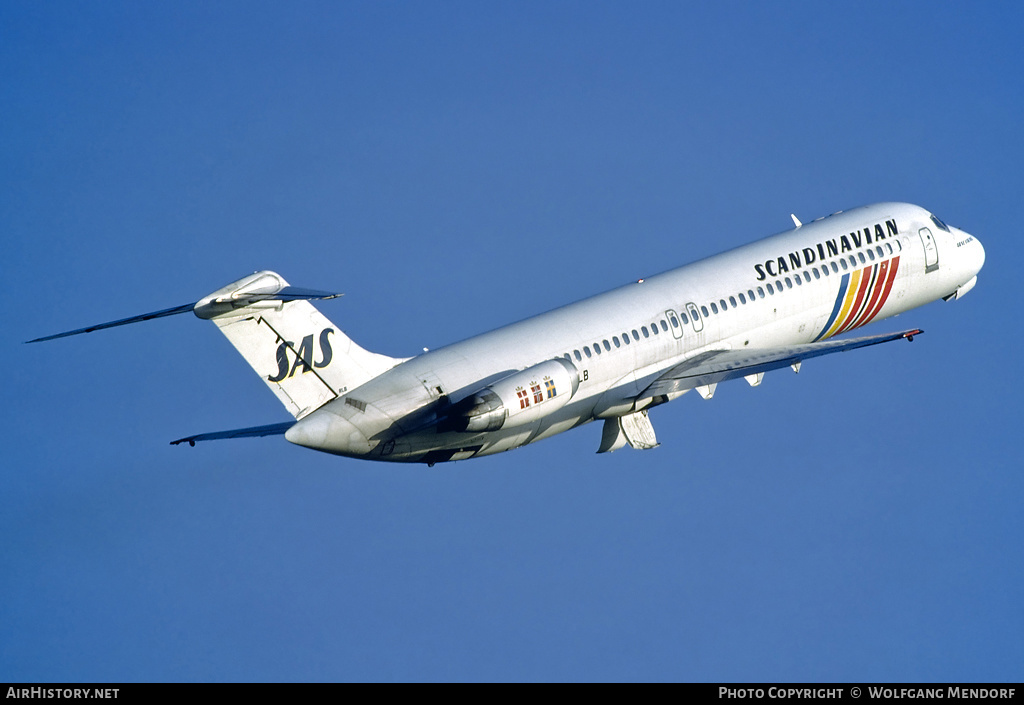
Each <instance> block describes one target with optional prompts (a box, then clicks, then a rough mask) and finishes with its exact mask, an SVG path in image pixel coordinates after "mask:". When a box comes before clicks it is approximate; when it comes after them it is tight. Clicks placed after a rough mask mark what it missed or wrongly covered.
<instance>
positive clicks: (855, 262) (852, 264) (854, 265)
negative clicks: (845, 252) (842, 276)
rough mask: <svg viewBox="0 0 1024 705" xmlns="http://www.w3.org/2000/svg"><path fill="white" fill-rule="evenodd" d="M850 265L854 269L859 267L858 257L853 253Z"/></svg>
mask: <svg viewBox="0 0 1024 705" xmlns="http://www.w3.org/2000/svg"><path fill="white" fill-rule="evenodd" d="M850 266H851V267H853V268H854V269H856V268H857V259H856V258H855V257H854V256H853V255H850Z"/></svg>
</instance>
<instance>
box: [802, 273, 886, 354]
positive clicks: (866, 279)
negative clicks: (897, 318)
mask: <svg viewBox="0 0 1024 705" xmlns="http://www.w3.org/2000/svg"><path fill="white" fill-rule="evenodd" d="M899 266H900V258H899V257H893V258H892V259H891V260H886V261H885V262H880V263H878V264H875V265H871V266H868V267H864V268H863V269H858V270H857V271H855V272H853V273H852V274H844V275H843V279H842V281H841V282H840V284H839V294H838V295H837V296H836V303H835V306H833V307H832V315H830V316H829V318H828V323H826V324H825V327H824V328H822V329H821V332H820V333H818V337H817V338H815V339H814V340H815V341H818V340H822V339H824V338H830V337H832V336H833V335H837V334H839V333H845V332H846V331H848V330H853V329H854V328H860V327H861V326H863V325H865V324H867V323H870V322H871V320H872V319H873V318H874V317H875V316H877V315H878V312H879V311H881V310H882V306H884V305H885V301H886V299H888V298H889V292H890V291H892V284H893V282H894V281H895V280H896V271H897V270H898V269H899Z"/></svg>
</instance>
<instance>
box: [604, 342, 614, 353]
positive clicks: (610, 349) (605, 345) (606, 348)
mask: <svg viewBox="0 0 1024 705" xmlns="http://www.w3.org/2000/svg"><path fill="white" fill-rule="evenodd" d="M603 345H604V349H605V350H607V351H608V352H611V351H612V346H611V345H609V344H608V341H607V340H605V341H604V342H603Z"/></svg>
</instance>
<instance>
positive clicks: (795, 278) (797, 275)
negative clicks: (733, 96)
mask: <svg viewBox="0 0 1024 705" xmlns="http://www.w3.org/2000/svg"><path fill="white" fill-rule="evenodd" d="M793 281H795V282H796V285H797V286H800V285H801V284H803V282H802V281H801V280H800V275H799V274H795V275H793Z"/></svg>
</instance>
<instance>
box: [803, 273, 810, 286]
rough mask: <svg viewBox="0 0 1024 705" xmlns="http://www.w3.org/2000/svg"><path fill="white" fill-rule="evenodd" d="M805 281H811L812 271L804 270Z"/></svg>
mask: <svg viewBox="0 0 1024 705" xmlns="http://www.w3.org/2000/svg"><path fill="white" fill-rule="evenodd" d="M804 281H805V282H807V283H808V284H810V283H811V273H810V272H804Z"/></svg>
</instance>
